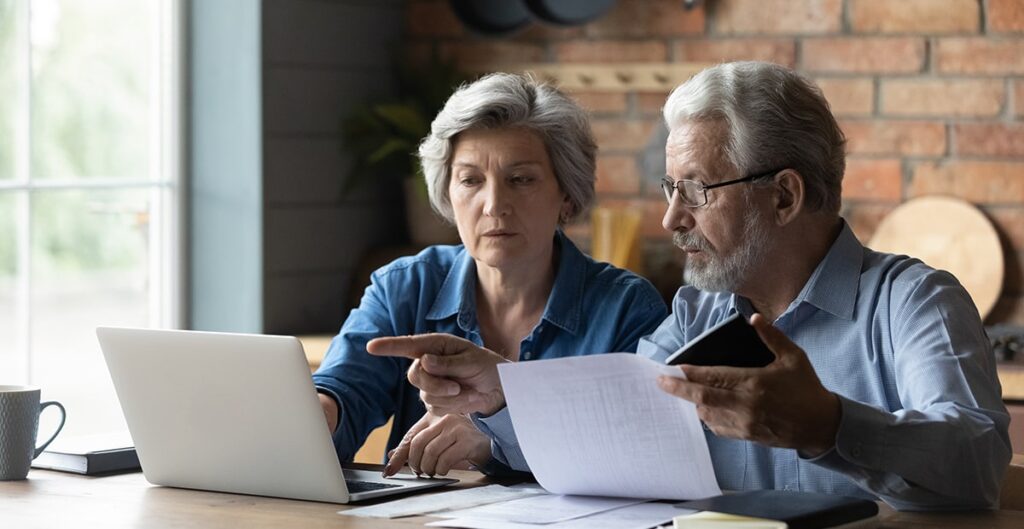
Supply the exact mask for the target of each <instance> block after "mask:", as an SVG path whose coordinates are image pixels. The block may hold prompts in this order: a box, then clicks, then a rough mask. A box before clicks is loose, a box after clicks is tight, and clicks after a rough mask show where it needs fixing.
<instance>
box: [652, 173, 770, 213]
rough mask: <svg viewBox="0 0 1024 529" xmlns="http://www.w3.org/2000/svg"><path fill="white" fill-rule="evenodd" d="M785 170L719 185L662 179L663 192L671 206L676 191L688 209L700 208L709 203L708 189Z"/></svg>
mask: <svg viewBox="0 0 1024 529" xmlns="http://www.w3.org/2000/svg"><path fill="white" fill-rule="evenodd" d="M784 169H785V168H783V169H772V170H771V171H768V172H767V173H758V174H752V175H750V176H744V177H743V178H737V179H735V180H727V181H725V182H719V183H717V184H705V183H703V182H698V181H696V180H679V181H676V182H673V181H672V180H669V179H668V178H662V179H661V190H662V191H664V192H665V200H667V201H668V203H669V204H671V203H672V195H673V194H675V191H679V198H680V199H681V200H682V201H683V205H684V206H686V207H688V208H699V207H701V206H703V205H704V204H707V203H708V189H714V188H716V187H725V186H731V185H733V184H741V183H743V182H752V181H754V180H758V179H760V178H767V177H769V176H775V175H777V174H779V173H780V172H782V171H783V170H784Z"/></svg>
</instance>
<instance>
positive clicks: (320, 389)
mask: <svg viewBox="0 0 1024 529" xmlns="http://www.w3.org/2000/svg"><path fill="white" fill-rule="evenodd" d="M315 388H316V392H317V393H321V394H323V395H327V396H328V397H330V398H332V399H334V404H335V405H336V406H337V407H338V422H337V423H336V425H335V426H334V432H336V431H338V427H339V426H341V399H340V398H338V394H337V393H335V392H334V390H332V389H330V388H326V387H323V386H315ZM334 432H331V436H334Z"/></svg>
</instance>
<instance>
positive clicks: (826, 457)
mask: <svg viewBox="0 0 1024 529" xmlns="http://www.w3.org/2000/svg"><path fill="white" fill-rule="evenodd" d="M838 397H839V405H840V407H841V408H842V414H843V415H842V417H841V418H840V419H839V429H838V430H836V442H835V445H833V447H832V448H831V449H830V450H828V451H826V452H825V453H823V454H821V455H818V456H816V457H812V458H803V459H804V460H806V461H808V462H810V463H815V464H817V465H820V466H823V467H826V468H830V469H832V470H838V471H843V470H849V469H850V468H851V465H852V466H853V467H861V468H876V469H878V468H884V467H885V446H886V433H887V428H883V427H881V426H883V425H884V424H885V423H886V418H887V417H886V416H888V413H886V412H884V411H881V410H878V409H875V408H873V407H871V406H869V405H867V404H863V403H860V402H857V401H855V400H851V399H848V398H846V397H843V396H838Z"/></svg>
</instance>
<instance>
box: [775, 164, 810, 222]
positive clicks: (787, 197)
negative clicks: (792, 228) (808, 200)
mask: <svg viewBox="0 0 1024 529" xmlns="http://www.w3.org/2000/svg"><path fill="white" fill-rule="evenodd" d="M774 189H775V191H774V194H773V203H772V206H773V209H774V214H775V222H777V223H778V224H779V226H785V225H786V224H789V223H790V222H792V221H793V220H794V219H796V217H797V216H798V215H799V214H800V212H801V211H803V207H804V196H805V192H806V189H805V187H804V178H803V176H801V175H800V173H798V172H796V170H795V169H785V170H783V171H781V172H779V173H778V174H776V175H775V187H774Z"/></svg>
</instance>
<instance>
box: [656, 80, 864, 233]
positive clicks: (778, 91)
mask: <svg viewBox="0 0 1024 529" xmlns="http://www.w3.org/2000/svg"><path fill="white" fill-rule="evenodd" d="M664 114H665V124H666V125H668V128H669V130H670V131H671V130H673V129H675V128H677V127H679V126H681V125H682V124H684V123H686V122H688V121H698V122H699V121H705V120H724V121H725V123H726V124H727V126H728V130H729V137H728V140H727V142H728V143H727V145H726V146H725V147H726V148H725V151H726V153H727V155H728V157H729V161H730V162H732V164H733V166H734V167H735V168H736V169H737V171H738V172H739V175H740V176H746V175H749V174H755V173H757V172H763V171H770V170H773V169H782V168H790V169H794V170H796V171H797V172H798V173H800V174H801V175H802V176H803V178H804V187H805V189H806V199H805V202H804V205H805V206H807V207H808V208H809V209H810V210H811V211H824V212H826V213H832V214H836V215H838V214H839V207H840V205H841V202H842V183H843V172H844V171H845V170H846V153H845V146H846V137H845V136H844V135H843V131H842V130H840V129H839V125H838V124H837V123H836V120H835V117H833V116H832V112H831V110H830V109H829V104H828V101H826V100H825V97H824V96H823V95H822V93H821V89H819V88H818V87H817V86H815V85H814V83H812V82H811V81H809V80H807V79H806V78H804V77H803V76H801V75H800V74H798V73H796V72H794V71H792V70H790V69H788V68H785V67H783V66H779V65H777V64H772V63H766V62H733V63H726V64H720V65H718V66H714V67H712V68H708V69H706V70H704V71H702V72H700V73H698V74H697V75H695V76H694V77H693V78H691V79H690V80H689V81H687V82H685V83H683V84H682V85H680V86H678V87H677V88H676V89H675V90H673V91H672V93H671V94H670V95H669V97H668V101H667V102H666V103H665V110H664Z"/></svg>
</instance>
